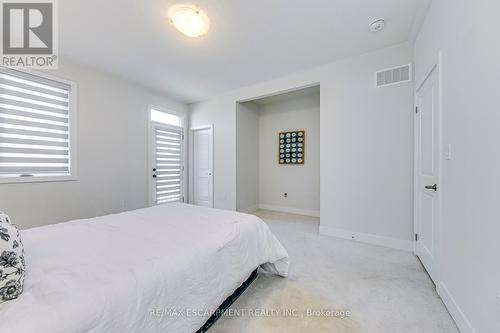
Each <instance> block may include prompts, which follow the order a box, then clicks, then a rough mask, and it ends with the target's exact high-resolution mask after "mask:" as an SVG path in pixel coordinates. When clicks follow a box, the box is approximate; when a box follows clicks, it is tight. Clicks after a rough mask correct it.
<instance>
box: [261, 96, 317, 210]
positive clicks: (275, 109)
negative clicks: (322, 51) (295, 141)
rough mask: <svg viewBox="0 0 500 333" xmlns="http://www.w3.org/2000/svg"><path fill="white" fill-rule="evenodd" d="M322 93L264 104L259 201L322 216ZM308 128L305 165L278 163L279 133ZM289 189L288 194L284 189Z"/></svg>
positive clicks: (262, 204)
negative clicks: (320, 133)
mask: <svg viewBox="0 0 500 333" xmlns="http://www.w3.org/2000/svg"><path fill="white" fill-rule="evenodd" d="M319 99H320V96H319V93H315V94H310V95H307V96H300V97H295V98H294V97H291V98H288V99H286V100H283V101H279V102H273V103H267V104H263V105H261V107H260V117H259V138H260V145H259V146H260V152H259V204H260V205H261V207H267V208H271V209H272V208H274V209H281V210H285V211H286V210H290V209H291V210H292V211H294V210H297V211H298V212H300V211H302V212H303V213H304V214H310V215H318V216H319V109H320V108H319ZM292 130H305V160H304V164H303V165H280V164H279V163H278V146H277V145H278V133H279V132H285V131H292ZM285 192H286V193H287V194H288V196H287V197H286V198H285V197H284V196H283V193H285Z"/></svg>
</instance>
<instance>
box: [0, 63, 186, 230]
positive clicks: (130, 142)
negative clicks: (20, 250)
mask: <svg viewBox="0 0 500 333" xmlns="http://www.w3.org/2000/svg"><path fill="white" fill-rule="evenodd" d="M49 74H51V75H55V76H59V77H61V78H65V79H68V80H71V81H74V82H76V83H77V86H78V115H77V116H78V147H77V151H78V180H76V181H67V182H46V183H22V184H19V183H18V184H2V185H0V210H2V211H5V212H6V213H7V214H9V215H10V216H11V217H12V219H13V221H14V222H15V223H16V224H17V225H19V226H20V227H21V228H28V227H34V226H40V225H44V224H51V223H56V222H61V221H67V220H71V219H76V218H85V217H93V216H99V215H104V214H109V213H114V212H119V211H123V210H130V209H135V208H140V207H146V206H147V205H148V182H149V172H148V168H147V158H148V138H147V135H148V131H147V121H148V118H147V116H148V114H147V106H148V104H150V103H151V104H155V105H157V106H162V107H164V108H166V109H172V110H176V111H180V112H186V111H187V106H186V105H184V104H182V103H178V102H176V101H175V100H173V99H170V98H167V97H164V96H161V95H160V94H158V93H153V92H151V91H148V90H146V89H144V88H142V87H139V86H136V85H133V84H130V83H127V82H125V81H122V80H120V79H118V78H115V77H113V76H109V75H106V74H103V73H101V72H98V71H95V70H93V69H92V68H89V67H86V66H83V65H80V64H77V63H74V62H72V61H69V60H67V59H61V61H60V69H59V70H57V71H50V73H49Z"/></svg>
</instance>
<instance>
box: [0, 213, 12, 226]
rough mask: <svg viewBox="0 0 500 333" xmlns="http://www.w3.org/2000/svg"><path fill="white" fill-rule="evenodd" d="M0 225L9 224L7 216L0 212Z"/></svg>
mask: <svg viewBox="0 0 500 333" xmlns="http://www.w3.org/2000/svg"><path fill="white" fill-rule="evenodd" d="M0 223H8V224H11V223H10V218H9V215H7V214H5V213H4V212H0Z"/></svg>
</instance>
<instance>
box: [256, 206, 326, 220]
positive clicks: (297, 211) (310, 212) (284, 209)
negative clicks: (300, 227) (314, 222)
mask: <svg viewBox="0 0 500 333" xmlns="http://www.w3.org/2000/svg"><path fill="white" fill-rule="evenodd" d="M258 208H259V209H265V210H272V211H275V212H282V213H290V214H296V215H303V216H313V217H319V210H311V209H301V208H292V207H284V206H275V205H267V204H259V205H258Z"/></svg>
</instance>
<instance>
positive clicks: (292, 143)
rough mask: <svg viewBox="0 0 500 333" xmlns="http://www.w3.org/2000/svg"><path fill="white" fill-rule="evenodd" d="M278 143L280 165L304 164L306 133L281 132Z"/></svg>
mask: <svg viewBox="0 0 500 333" xmlns="http://www.w3.org/2000/svg"><path fill="white" fill-rule="evenodd" d="M278 142H279V144H278V152H279V153H278V161H279V164H304V160H305V142H306V136H305V131H303V130H302V131H290V132H281V133H280V134H279V139H278Z"/></svg>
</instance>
